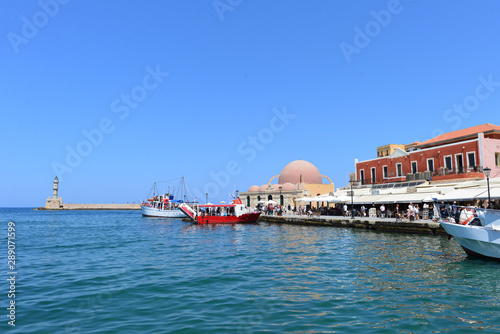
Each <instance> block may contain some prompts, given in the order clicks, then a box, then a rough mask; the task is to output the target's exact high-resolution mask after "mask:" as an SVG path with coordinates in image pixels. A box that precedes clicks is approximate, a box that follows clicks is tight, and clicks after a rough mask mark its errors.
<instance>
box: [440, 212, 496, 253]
mask: <svg viewBox="0 0 500 334" xmlns="http://www.w3.org/2000/svg"><path fill="white" fill-rule="evenodd" d="M439 222H440V223H441V226H443V228H444V229H445V231H446V232H447V233H448V234H449V235H450V236H453V237H454V238H455V239H456V240H457V242H458V243H459V244H460V246H462V248H463V249H464V251H465V252H466V253H467V254H468V255H471V256H476V257H483V258H490V259H495V260H500V210H493V209H484V208H477V207H470V206H468V207H452V206H446V207H444V208H443V207H441V209H440V220H439Z"/></svg>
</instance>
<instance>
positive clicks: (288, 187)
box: [240, 160, 335, 207]
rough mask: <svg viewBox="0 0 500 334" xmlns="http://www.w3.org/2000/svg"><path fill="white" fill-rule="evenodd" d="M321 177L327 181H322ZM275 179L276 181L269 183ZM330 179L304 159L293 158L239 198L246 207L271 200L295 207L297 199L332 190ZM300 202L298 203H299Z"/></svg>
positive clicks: (278, 203) (242, 193)
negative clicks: (279, 170) (265, 180)
mask: <svg viewBox="0 0 500 334" xmlns="http://www.w3.org/2000/svg"><path fill="white" fill-rule="evenodd" d="M323 178H325V179H327V180H328V183H323ZM275 179H278V183H275V184H271V182H272V181H273V180H275ZM334 190H335V189H334V184H333V182H332V180H331V179H330V178H329V177H328V176H325V175H322V174H321V173H320V171H319V170H318V168H317V167H316V166H314V165H313V164H312V163H310V162H308V161H305V160H295V161H292V162H290V163H289V164H288V165H286V166H285V167H284V168H283V170H282V171H281V173H280V174H279V175H275V176H273V177H271V178H270V179H269V181H268V182H267V183H266V184H264V185H261V186H258V185H253V186H251V187H250V188H249V189H248V191H246V192H241V193H240V198H241V199H242V200H243V203H245V204H246V205H247V206H248V207H256V206H257V205H258V203H259V202H261V203H262V202H266V201H269V200H272V201H274V202H276V203H277V204H276V205H285V206H289V205H290V206H294V207H297V205H298V203H297V199H298V198H301V197H306V196H316V195H318V194H325V193H326V194H328V193H330V192H333V191H334ZM299 204H300V203H299Z"/></svg>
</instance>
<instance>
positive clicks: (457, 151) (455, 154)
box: [355, 123, 500, 184]
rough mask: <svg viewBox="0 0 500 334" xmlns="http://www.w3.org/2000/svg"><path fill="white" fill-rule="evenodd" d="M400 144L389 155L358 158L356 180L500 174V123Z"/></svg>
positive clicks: (457, 177) (443, 179)
mask: <svg viewBox="0 0 500 334" xmlns="http://www.w3.org/2000/svg"><path fill="white" fill-rule="evenodd" d="M394 146H398V147H396V148H395V149H394V150H393V151H392V152H390V154H389V155H386V156H380V154H378V155H379V157H377V158H375V159H371V160H365V161H357V159H356V162H355V163H356V181H359V182H360V183H361V184H381V183H389V182H400V181H418V180H432V181H448V180H452V179H483V178H484V174H483V168H485V167H489V168H491V174H490V178H494V177H499V176H500V126H497V125H493V124H489V123H486V124H482V125H478V126H473V127H470V128H467V129H462V130H457V131H453V132H448V133H445V134H442V135H440V136H437V137H434V138H432V139H429V140H427V141H424V142H417V143H412V144H409V145H406V146H405V149H404V150H403V149H401V148H400V147H401V145H394Z"/></svg>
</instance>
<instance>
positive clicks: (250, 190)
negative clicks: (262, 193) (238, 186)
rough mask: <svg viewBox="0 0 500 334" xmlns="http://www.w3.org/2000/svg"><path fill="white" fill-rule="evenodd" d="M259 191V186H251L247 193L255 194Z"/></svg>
mask: <svg viewBox="0 0 500 334" xmlns="http://www.w3.org/2000/svg"><path fill="white" fill-rule="evenodd" d="M256 191H259V186H251V187H250V188H248V192H256Z"/></svg>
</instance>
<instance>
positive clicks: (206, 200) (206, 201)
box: [205, 193, 208, 204]
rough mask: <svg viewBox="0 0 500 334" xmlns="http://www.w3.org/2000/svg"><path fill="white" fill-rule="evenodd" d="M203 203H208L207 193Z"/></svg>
mask: <svg viewBox="0 0 500 334" xmlns="http://www.w3.org/2000/svg"><path fill="white" fill-rule="evenodd" d="M205 204H208V193H206V194H205Z"/></svg>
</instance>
